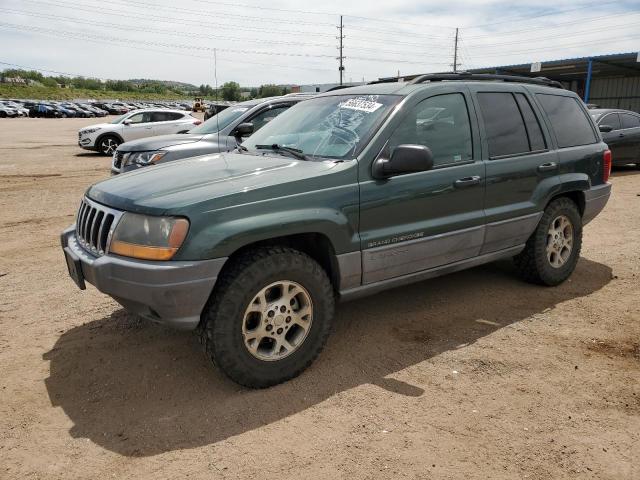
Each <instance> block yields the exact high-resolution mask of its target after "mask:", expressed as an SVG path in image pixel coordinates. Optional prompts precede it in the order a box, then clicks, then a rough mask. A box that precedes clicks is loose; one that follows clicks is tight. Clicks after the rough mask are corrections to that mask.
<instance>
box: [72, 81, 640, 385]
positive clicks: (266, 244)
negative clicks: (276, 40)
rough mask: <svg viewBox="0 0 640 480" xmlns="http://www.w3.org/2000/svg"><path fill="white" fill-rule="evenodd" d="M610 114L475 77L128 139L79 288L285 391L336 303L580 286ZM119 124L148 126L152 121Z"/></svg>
mask: <svg viewBox="0 0 640 480" xmlns="http://www.w3.org/2000/svg"><path fill="white" fill-rule="evenodd" d="M146 113H150V114H151V116H150V117H144V115H145V114H146ZM612 113H613V112H606V113H602V115H599V116H595V114H594V116H592V115H591V114H590V112H589V110H588V109H587V108H586V106H585V104H584V103H583V102H582V100H581V99H580V98H579V97H578V96H577V95H576V94H575V93H573V92H571V91H568V90H565V89H563V88H562V85H561V84H559V83H558V82H554V81H551V80H548V79H544V78H535V79H533V78H522V77H513V76H503V75H474V74H466V73H464V74H439V75H423V76H420V77H418V78H416V79H414V80H412V81H410V82H400V81H389V82H380V83H377V84H369V85H362V86H358V87H353V88H345V89H342V90H337V91H332V92H327V93H322V94H319V95H307V96H303V95H288V96H284V97H274V98H270V99H265V100H256V101H251V102H243V103H238V104H236V105H233V106H230V107H228V108H226V109H225V110H223V111H221V112H220V113H218V114H217V115H215V116H214V117H212V118H210V119H209V120H207V121H206V122H204V123H203V124H201V125H198V126H196V127H195V128H192V129H190V130H188V131H187V133H184V134H174V135H168V136H167V135H163V136H154V137H150V138H139V139H137V140H133V141H129V142H124V143H122V144H120V145H118V147H117V148H116V149H115V151H114V155H113V162H114V163H113V169H114V173H123V172H125V171H128V170H129V169H131V170H135V171H131V172H128V173H124V174H119V175H115V176H113V177H112V178H110V179H108V180H106V181H103V182H100V183H98V184H95V185H93V186H91V187H90V188H89V189H88V190H87V191H86V193H85V195H84V196H83V198H82V199H81V203H80V207H79V210H78V214H77V218H76V223H75V224H74V225H72V226H71V227H70V228H69V229H67V230H65V231H64V232H63V233H62V238H61V243H62V248H63V250H64V255H65V259H66V262H67V266H68V270H69V275H70V276H71V278H72V279H73V280H74V282H75V283H76V284H77V285H78V287H79V288H81V289H84V288H85V283H86V282H89V283H91V284H93V285H94V286H96V287H97V288H98V289H99V290H100V291H102V292H104V293H106V294H109V295H111V296H112V297H113V298H114V299H115V300H116V301H117V302H119V303H120V304H121V305H122V306H123V307H124V308H126V309H127V310H128V311H130V312H132V313H135V314H138V315H140V316H142V317H145V318H148V319H150V320H152V321H155V322H159V323H163V324H166V325H171V326H174V327H177V328H182V329H188V330H194V331H195V332H197V334H198V335H199V336H200V339H201V342H202V344H203V346H204V349H205V351H206V353H207V356H208V357H209V358H210V359H211V361H212V363H213V364H214V365H215V366H217V368H219V369H220V370H221V371H222V372H224V373H225V374H226V375H228V376H229V377H230V378H231V379H233V380H234V381H236V382H238V383H240V384H242V385H245V386H248V387H254V388H263V387H268V386H271V385H275V384H277V383H280V382H283V381H286V380H288V379H291V378H293V377H295V376H296V375H298V374H300V373H301V372H302V371H303V370H305V369H306V368H307V367H308V366H309V365H310V364H311V363H312V362H313V361H314V359H315V358H316V357H317V355H318V354H319V353H320V351H321V350H322V348H323V346H324V344H325V342H326V340H327V337H328V335H329V332H330V331H331V323H332V320H333V316H334V309H335V306H336V302H337V301H338V300H349V299H354V298H360V297H363V296H366V295H372V294H378V293H379V292H381V291H382V290H385V289H388V288H393V287H401V286H404V285H407V284H409V283H412V282H416V281H420V280H424V279H427V278H432V277H436V276H439V275H443V274H447V273H451V272H455V271H458V270H462V269H465V268H470V267H473V266H477V265H481V264H485V263H488V262H493V261H496V260H499V259H505V258H512V259H513V262H514V264H515V269H516V271H517V272H518V274H519V275H520V276H521V277H522V278H523V279H525V280H527V281H530V282H533V283H537V284H540V285H546V286H554V285H558V284H560V283H562V282H564V281H565V280H566V279H568V278H569V276H570V275H571V274H572V272H573V271H574V269H575V267H576V264H577V262H578V259H579V257H580V249H581V243H582V234H583V225H585V224H587V223H588V222H590V221H591V220H592V219H593V218H594V217H596V216H597V215H598V214H599V213H600V212H601V211H602V209H603V208H604V207H605V205H606V203H607V201H608V199H609V196H610V191H611V184H610V183H609V182H608V180H609V176H610V173H611V164H612V152H611V150H610V146H608V145H607V144H606V143H605V142H604V141H603V138H602V133H601V132H606V131H609V127H611V128H613V126H614V123H615V121H616V120H619V121H620V126H621V127H624V126H625V125H627V123H625V121H624V120H623V119H621V117H620V115H622V114H621V113H620V112H615V113H616V115H617V117H615V118H614V117H611V115H612ZM127 115H143V117H142V119H143V120H144V119H146V120H149V121H148V122H146V124H145V125H146V126H145V127H144V128H146V129H147V130H149V131H151V132H153V131H154V125H153V124H154V123H155V122H153V111H151V112H147V111H144V112H131V113H129V114H127ZM600 117H602V119H603V121H606V122H607V123H606V124H600V125H599V124H598V123H596V122H597V121H598V119H600ZM119 122H120V124H121V125H122V126H121V130H120V131H122V132H127V131H128V129H130V128H132V126H133V125H136V123H134V121H133V118H132V117H131V116H125V117H122V118H121V119H120V120H119ZM143 123H144V122H143ZM615 126H617V124H615ZM93 128H99V127H92V128H91V129H93ZM176 128H181V127H176ZM629 128H635V127H633V126H630V127H629ZM611 131H613V130H611ZM92 134H97V135H99V136H98V137H97V139H99V138H101V135H103V134H102V133H100V132H99V131H98V130H96V131H94V132H92V133H91V134H89V135H92ZM104 134H107V135H111V133H107V132H104ZM83 135H84V134H83V133H82V132H81V136H83ZM118 135H121V134H120V133H118ZM625 136H627V135H626V133H625ZM97 139H96V140H97ZM125 139H126V137H123V138H121V140H125ZM85 148H86V146H85ZM104 153H107V152H104ZM638 154H640V152H638ZM614 155H615V154H614ZM635 158H636V160H638V158H639V157H638V156H636V157H635ZM152 165H155V166H152ZM425 288H427V290H424V294H425V295H428V294H429V292H428V285H427V286H426V287H425ZM417 291H418V290H413V292H417ZM372 321H373V320H372ZM380 340H381V341H384V339H380Z"/></svg>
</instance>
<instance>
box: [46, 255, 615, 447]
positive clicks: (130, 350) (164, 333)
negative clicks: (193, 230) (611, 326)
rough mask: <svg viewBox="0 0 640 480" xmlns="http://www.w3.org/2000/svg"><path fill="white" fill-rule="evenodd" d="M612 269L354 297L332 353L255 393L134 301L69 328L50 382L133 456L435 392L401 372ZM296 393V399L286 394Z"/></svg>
mask: <svg viewBox="0 0 640 480" xmlns="http://www.w3.org/2000/svg"><path fill="white" fill-rule="evenodd" d="M611 276H612V274H611V269H610V268H609V267H608V266H606V265H602V264H600V263H596V262H593V261H590V260H587V259H581V260H580V262H579V264H578V267H577V269H576V271H575V273H574V274H573V276H572V277H571V279H570V280H569V281H567V282H565V283H564V284H562V285H560V286H558V287H555V288H546V287H539V286H535V285H530V284H527V283H523V282H521V281H519V280H517V279H516V278H514V274H513V272H512V267H511V264H510V263H509V262H501V263H497V264H492V265H487V266H483V267H479V268H475V269H472V270H468V271H465V272H459V273H456V274H452V275H449V276H446V277H442V278H440V279H435V280H429V281H425V282H421V283H417V284H414V285H411V286H408V287H403V288H398V289H395V290H391V291H388V292H385V293H382V294H379V295H376V296H374V297H370V298H365V299H362V300H358V301H355V302H351V303H345V304H343V305H341V306H340V307H339V308H338V309H337V317H336V325H335V329H334V330H335V331H334V333H333V335H332V336H331V337H330V339H329V342H328V344H327V347H326V348H325V350H324V352H323V354H322V355H321V356H320V358H319V359H318V360H317V361H316V363H315V364H314V365H312V367H311V368H310V369H309V370H307V371H306V372H305V373H303V374H302V375H301V376H300V377H298V378H296V379H294V380H292V381H290V382H287V383H285V384H282V385H279V386H276V387H273V388H270V389H266V390H249V389H245V388H242V387H240V386H238V385H236V384H234V383H232V382H231V381H229V380H227V379H226V378H225V377H224V376H223V375H222V374H221V373H220V372H219V371H217V370H216V369H214V368H212V367H210V366H209V364H208V363H207V360H206V359H205V358H204V355H201V354H199V353H200V352H199V345H197V342H196V341H195V338H194V336H193V335H192V334H189V333H185V332H176V331H172V330H169V329H166V328H163V327H160V326H156V325H152V324H150V323H147V322H145V321H142V320H139V319H137V318H136V317H133V316H129V315H128V314H127V313H126V312H125V311H124V310H121V309H119V310H117V311H115V312H114V313H112V314H111V315H109V316H108V317H105V318H103V319H101V320H97V321H93V322H89V323H87V324H85V325H82V326H79V327H75V328H72V329H71V330H69V331H67V332H65V333H64V334H63V335H62V336H61V337H60V338H59V340H58V341H57V342H56V344H55V346H54V347H53V348H52V350H51V351H49V352H47V353H46V354H45V355H44V359H45V360H48V361H49V362H50V377H49V378H48V379H46V380H45V384H46V388H47V391H48V394H49V397H50V400H51V403H52V405H54V406H59V407H61V408H62V409H63V410H64V412H65V413H66V414H67V415H68V416H69V418H70V419H71V420H72V421H73V423H74V426H73V427H72V428H71V429H70V434H71V435H72V436H73V437H76V438H80V437H82V438H88V439H90V440H91V441H93V442H94V443H96V444H98V445H100V446H102V447H104V448H106V449H108V450H110V451H113V452H116V453H119V454H121V455H126V456H148V455H156V454H159V453H163V452H167V451H172V450H177V449H185V448H194V447H198V446H203V445H209V444H213V443H216V442H219V441H221V440H224V439H226V438H228V437H230V436H233V435H238V434H241V433H244V432H247V431H251V430H253V429H256V428H259V427H261V426H264V425H267V424H270V423H273V422H276V421H279V420H282V419H284V418H286V417H288V416H290V415H293V414H295V413H298V412H300V411H303V410H305V409H307V408H309V407H311V406H313V405H316V404H318V403H320V402H322V401H324V400H326V399H327V398H330V397H331V396H333V395H335V394H336V393H338V392H340V391H344V390H347V389H350V388H353V387H356V386H358V385H362V384H375V385H377V386H379V387H381V388H384V389H387V390H390V391H392V392H394V393H396V394H398V395H409V396H420V395H422V394H423V393H424V391H423V390H422V389H421V388H420V387H418V386H415V385H409V384H407V383H404V382H402V381H400V380H397V379H394V378H392V377H389V376H390V375H392V374H393V373H394V372H398V371H400V370H403V369H405V368H407V367H409V366H412V365H415V364H418V363H420V362H423V361H425V360H427V359H430V358H432V357H434V356H436V355H439V354H440V353H443V352H446V351H448V350H452V349H457V348H464V346H465V345H467V344H470V343H473V342H475V341H476V340H478V339H480V338H482V337H484V336H486V335H489V334H491V333H492V332H494V331H496V330H498V329H500V328H502V327H505V326H507V325H510V324H513V323H515V322H518V321H520V320H523V319H526V318H529V317H531V316H532V315H534V314H536V313H539V312H542V311H544V310H546V309H548V308H550V307H553V306H555V305H557V304H559V303H561V302H565V301H567V300H570V299H573V298H578V297H583V296H586V295H589V294H591V293H593V292H595V291H597V290H599V289H601V288H602V287H604V286H605V285H606V284H607V283H608V282H609V281H610V280H611ZM285 400H286V401H285Z"/></svg>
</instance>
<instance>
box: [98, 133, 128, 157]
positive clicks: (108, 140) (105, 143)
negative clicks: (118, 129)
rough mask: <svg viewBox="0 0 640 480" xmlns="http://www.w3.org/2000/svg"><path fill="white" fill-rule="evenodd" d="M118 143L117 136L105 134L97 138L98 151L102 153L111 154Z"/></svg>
mask: <svg viewBox="0 0 640 480" xmlns="http://www.w3.org/2000/svg"><path fill="white" fill-rule="evenodd" d="M120 143H122V142H120V139H119V138H118V137H116V136H114V135H106V136H104V137H101V138H100V139H99V140H98V151H99V152H100V153H101V154H103V155H113V154H114V153H115V151H116V149H117V148H118V146H119V145H120Z"/></svg>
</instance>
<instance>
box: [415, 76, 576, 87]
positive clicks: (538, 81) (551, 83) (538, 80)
mask: <svg viewBox="0 0 640 480" xmlns="http://www.w3.org/2000/svg"><path fill="white" fill-rule="evenodd" d="M447 80H472V81H482V80H499V81H502V82H514V83H532V84H534V85H544V86H546V87H556V88H564V87H563V86H562V84H561V83H560V82H557V81H555V80H550V79H548V78H546V77H533V78H532V77H519V76H517V75H494V74H491V73H467V72H460V73H433V74H427V75H420V76H419V77H416V78H414V79H413V80H411V81H410V82H409V84H411V85H415V84H416V83H424V82H441V81H447Z"/></svg>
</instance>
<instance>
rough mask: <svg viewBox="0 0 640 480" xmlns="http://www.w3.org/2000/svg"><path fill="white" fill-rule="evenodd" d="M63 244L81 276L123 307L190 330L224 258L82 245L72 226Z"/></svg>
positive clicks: (63, 239)
mask: <svg viewBox="0 0 640 480" xmlns="http://www.w3.org/2000/svg"><path fill="white" fill-rule="evenodd" d="M61 243H62V248H63V249H64V250H65V252H66V253H67V255H69V256H71V258H74V259H77V260H79V265H80V269H81V275H82V278H83V279H84V280H86V281H87V282H89V283H91V284H92V285H93V286H94V287H96V288H97V289H98V290H99V291H101V292H102V293H106V294H107V295H110V296H111V297H112V298H113V299H114V300H116V301H117V302H118V303H119V304H120V305H122V306H123V307H124V308H125V309H126V310H128V311H130V312H132V313H135V314H138V315H140V316H142V317H145V318H148V319H150V320H152V321H155V322H158V323H162V324H165V325H168V326H171V327H175V328H179V329H183V330H193V329H195V328H196V327H197V326H198V323H200V315H201V313H202V310H203V308H204V306H205V304H206V302H207V300H208V299H209V295H210V294H211V291H212V290H213V287H214V285H215V283H216V279H217V277H218V275H219V273H220V271H221V270H222V266H223V265H224V263H225V261H226V260H227V259H226V258H217V259H213V260H200V261H167V262H151V261H145V260H136V259H133V258H126V257H121V256H118V255H109V254H107V255H103V256H100V257H96V256H94V255H92V254H90V253H89V252H87V251H86V250H84V249H83V248H82V247H81V246H80V244H79V243H78V241H77V239H76V237H75V225H73V226H71V227H69V228H68V229H67V230H65V231H64V232H62V235H61Z"/></svg>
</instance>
